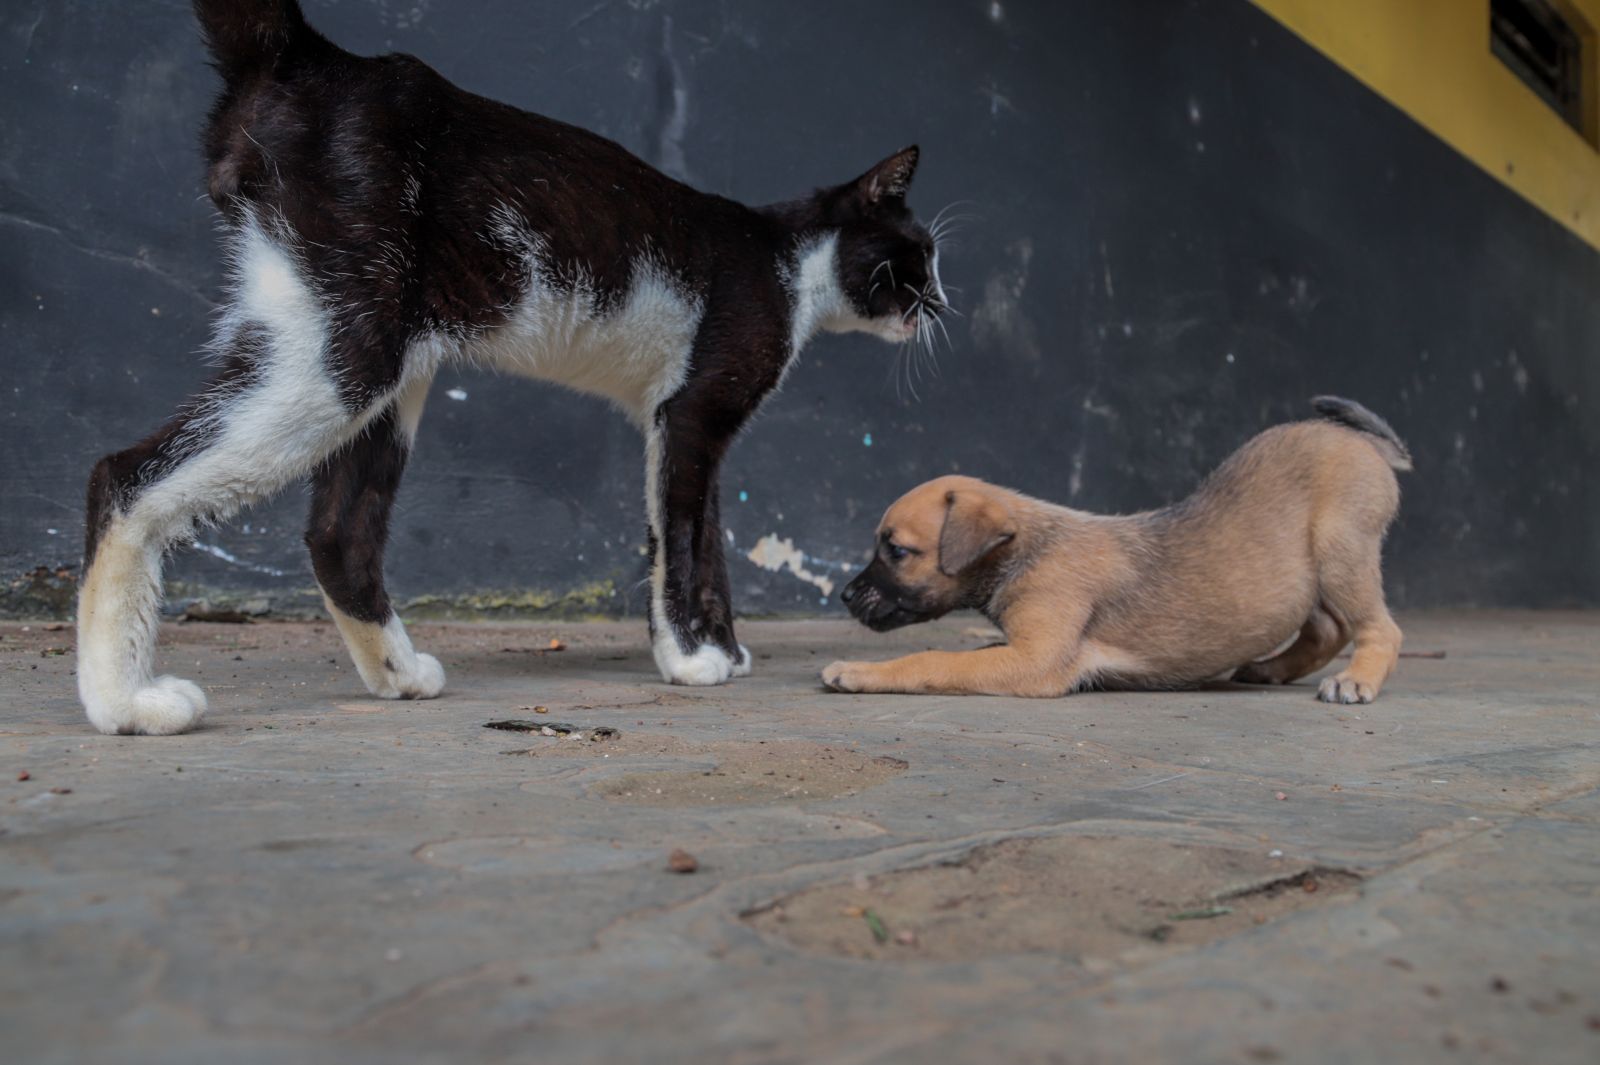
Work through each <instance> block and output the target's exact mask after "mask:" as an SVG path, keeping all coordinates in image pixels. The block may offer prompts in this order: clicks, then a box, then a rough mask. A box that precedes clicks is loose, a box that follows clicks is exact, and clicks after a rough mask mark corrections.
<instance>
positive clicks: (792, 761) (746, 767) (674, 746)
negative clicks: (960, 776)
mask: <svg viewBox="0 0 1600 1065" xmlns="http://www.w3.org/2000/svg"><path fill="white" fill-rule="evenodd" d="M507 753H508V754H509V753H516V754H519V755H523V756H526V757H530V758H574V757H578V758H592V759H598V758H601V757H604V758H606V759H607V760H608V761H610V762H612V763H616V762H617V761H619V760H622V761H624V762H625V761H627V760H628V759H630V758H633V759H639V760H641V761H648V760H651V759H655V758H668V757H670V758H674V759H683V758H692V759H696V760H703V761H704V762H707V763H711V764H709V765H707V767H706V768H703V769H641V770H639V771H637V772H630V773H624V774H622V775H621V776H615V777H610V778H608V779H606V780H604V781H601V782H600V783H598V784H596V785H595V786H594V788H593V789H592V790H593V794H595V795H598V796H600V797H601V798H606V799H611V800H614V801H616V802H620V803H628V804H632V805H636V806H760V805H768V804H772V803H792V802H814V801H816V800H819V799H836V798H839V797H840V796H843V795H854V794H856V793H857V792H860V791H864V790H866V789H867V788H870V787H874V786H875V785H878V784H882V783H883V782H884V781H886V780H889V779H891V778H893V777H895V776H896V775H898V774H900V773H903V772H904V771H905V770H906V766H907V763H906V762H905V761H903V760H901V759H899V758H891V757H887V756H882V755H878V756H874V755H869V754H864V753H862V752H861V751H858V750H855V749H853V748H849V747H842V746H831V745H828V744H821V743H808V742H806V741H803V740H755V741H730V742H713V743H691V742H687V741H683V740H678V739H675V738H673V737H663V736H659V735H640V734H632V735H630V734H628V733H626V732H625V733H623V734H622V736H620V737H619V738H617V739H615V740H605V741H600V742H596V741H593V740H576V741H574V740H559V739H556V740H549V739H547V742H545V743H543V744H536V745H535V746H532V747H528V748H525V749H522V750H519V751H516V752H510V751H508V752H507Z"/></svg>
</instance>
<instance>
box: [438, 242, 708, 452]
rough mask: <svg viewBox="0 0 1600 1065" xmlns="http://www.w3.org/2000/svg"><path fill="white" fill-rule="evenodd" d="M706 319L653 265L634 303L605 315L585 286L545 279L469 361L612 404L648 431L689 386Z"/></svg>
mask: <svg viewBox="0 0 1600 1065" xmlns="http://www.w3.org/2000/svg"><path fill="white" fill-rule="evenodd" d="M701 314H702V306H701V303H700V301H699V300H698V299H696V298H695V297H694V296H693V295H692V294H690V293H686V292H684V291H683V290H682V289H681V288H679V287H678V286H677V285H675V284H673V282H672V281H671V280H670V279H669V278H668V277H666V276H665V275H664V274H663V273H662V272H661V271H660V270H658V269H656V268H655V267H653V266H649V265H640V266H638V267H636V269H635V270H634V275H633V285H632V287H631V288H630V289H629V292H628V295H627V297H626V299H624V300H623V301H622V303H621V304H620V305H619V306H617V307H614V308H612V309H611V310H610V311H609V312H608V313H606V314H604V315H601V314H598V313H597V312H596V307H595V299H594V296H593V294H592V292H590V291H589V290H588V289H586V288H584V287H583V286H581V285H580V286H577V287H574V288H564V287H558V286H553V285H549V284H546V283H545V282H544V281H543V280H542V279H537V280H535V281H534V282H533V284H531V285H530V286H529V288H528V291H527V292H525V293H524V294H523V297H522V299H521V300H519V301H518V303H517V305H516V307H515V308H514V309H513V311H512V312H511V315H510V316H509V318H508V319H507V321H506V323H505V324H504V325H502V326H500V327H499V328H497V329H495V330H493V331H492V332H490V333H488V334H487V335H485V336H484V337H482V338H481V339H479V340H478V341H476V342H475V343H474V344H472V345H471V346H470V347H469V348H468V354H469V356H470V357H471V358H472V359H474V360H475V361H481V362H484V363H487V364H489V365H492V366H494V367H495V368H497V369H500V370H503V371H505V372H508V373H515V374H519V375H522V376H525V377H535V378H538V379H540V380H544V381H553V382H555V383H557V384H561V385H565V386H567V387H568V388H574V389H577V390H579V391H581V392H589V393H593V394H595V395H599V396H604V397H605V398H607V399H609V400H611V401H612V402H613V403H616V404H617V405H618V406H619V407H621V408H622V409H623V410H625V411H626V412H628V414H629V415H630V416H631V417H632V418H633V419H634V420H635V421H636V422H638V423H639V424H640V426H641V427H643V426H644V425H645V424H646V423H647V422H648V421H649V419H650V417H651V415H652V414H653V413H654V412H655V409H656V408H657V407H658V406H660V404H661V402H662V401H663V400H665V399H666V398H667V397H669V396H671V395H672V394H673V393H674V392H676V391H677V390H678V388H679V387H680V386H682V384H683V382H684V378H685V377H686V375H687V374H688V370H689V355H690V352H691V351H692V349H693V347H694V338H695V334H696V332H697V331H698V330H699V328H700V318H701Z"/></svg>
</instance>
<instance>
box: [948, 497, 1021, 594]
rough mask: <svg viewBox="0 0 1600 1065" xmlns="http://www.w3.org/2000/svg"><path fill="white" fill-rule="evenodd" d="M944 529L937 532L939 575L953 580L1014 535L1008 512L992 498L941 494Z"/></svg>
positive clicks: (1008, 541)
mask: <svg viewBox="0 0 1600 1065" xmlns="http://www.w3.org/2000/svg"><path fill="white" fill-rule="evenodd" d="M944 502H945V512H944V529H943V530H942V531H941V532H940V533H939V572H940V573H942V574H944V575H945V576H946V577H954V576H956V575H957V574H959V573H960V572H961V571H962V570H964V569H966V568H967V567H968V566H971V565H972V564H973V563H975V562H978V561H980V560H982V559H984V558H987V557H988V556H989V554H990V552H992V551H994V550H995V549H996V548H998V547H1000V546H1001V545H1003V544H1008V543H1010V542H1011V541H1012V539H1013V538H1015V537H1016V535H1017V530H1016V528H1015V527H1014V523H1013V521H1012V520H1011V511H1010V510H1008V509H1007V508H1006V505H1005V504H1004V503H1002V502H1001V501H1000V500H998V499H996V498H995V497H994V496H992V495H988V494H987V493H984V492H974V491H964V492H953V491H952V492H946V493H945V494H944Z"/></svg>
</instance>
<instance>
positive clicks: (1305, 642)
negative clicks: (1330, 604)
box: [1233, 604, 1350, 684]
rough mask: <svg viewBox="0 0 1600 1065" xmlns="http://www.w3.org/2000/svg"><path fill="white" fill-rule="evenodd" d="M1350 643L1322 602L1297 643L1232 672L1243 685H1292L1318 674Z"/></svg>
mask: <svg viewBox="0 0 1600 1065" xmlns="http://www.w3.org/2000/svg"><path fill="white" fill-rule="evenodd" d="M1349 642H1350V634H1349V633H1348V632H1346V631H1345V630H1344V629H1343V628H1341V627H1340V626H1339V622H1338V621H1336V620H1335V619H1334V617H1333V615H1332V614H1330V613H1328V612H1327V611H1326V610H1324V609H1323V608H1322V606H1321V605H1320V604H1319V605H1317V606H1315V607H1312V609H1311V616H1310V617H1308V618H1306V623H1305V624H1304V625H1302V626H1301V627H1300V635H1299V636H1297V637H1296V638H1295V641H1294V643H1292V644H1290V645H1289V646H1288V647H1286V648H1284V649H1283V650H1282V651H1280V652H1278V653H1277V654H1275V655H1273V656H1272V657H1271V658H1267V659H1263V660H1262V661H1260V662H1251V663H1250V664H1249V665H1247V666H1243V667H1241V668H1240V669H1239V671H1238V672H1237V673H1235V674H1234V675H1233V679H1234V680H1235V681H1237V682H1238V683H1240V684H1292V683H1294V682H1295V681H1297V680H1299V679H1300V678H1301V677H1304V676H1307V675H1308V674H1311V673H1315V672H1316V671H1317V670H1319V669H1321V668H1322V667H1323V666H1325V665H1327V664H1328V663H1329V662H1332V661H1333V656H1334V655H1336V654H1338V653H1339V651H1340V650H1341V649H1342V648H1343V647H1344V645H1345V644H1347V643H1349Z"/></svg>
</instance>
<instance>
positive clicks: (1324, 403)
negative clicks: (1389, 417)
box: [1311, 396, 1411, 469]
mask: <svg viewBox="0 0 1600 1065" xmlns="http://www.w3.org/2000/svg"><path fill="white" fill-rule="evenodd" d="M1311 409H1312V410H1314V411H1316V412H1317V413H1318V414H1319V415H1321V416H1322V417H1324V418H1326V419H1328V420H1329V421H1331V422H1338V423H1339V424H1340V425H1343V426H1347V427H1349V428H1351V429H1354V430H1356V431H1357V432H1361V433H1366V434H1367V435H1368V436H1375V437H1377V438H1378V439H1380V440H1384V441H1387V442H1388V443H1389V444H1391V445H1393V447H1394V449H1395V451H1396V452H1398V453H1399V455H1398V457H1399V459H1400V462H1401V463H1402V464H1403V466H1402V468H1404V469H1410V468H1411V452H1410V451H1409V450H1408V449H1407V448H1406V445H1405V441H1403V440H1401V439H1400V434H1399V433H1397V432H1395V431H1394V427H1393V426H1392V425H1390V424H1389V423H1388V422H1386V421H1384V420H1383V418H1381V417H1379V416H1378V415H1376V414H1374V413H1373V412H1372V411H1370V410H1368V409H1367V408H1365V407H1363V406H1362V405H1361V404H1359V403H1357V402H1356V401H1355V400H1353V399H1344V398H1342V397H1339V396H1316V397H1314V398H1313V399H1312V400H1311Z"/></svg>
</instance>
